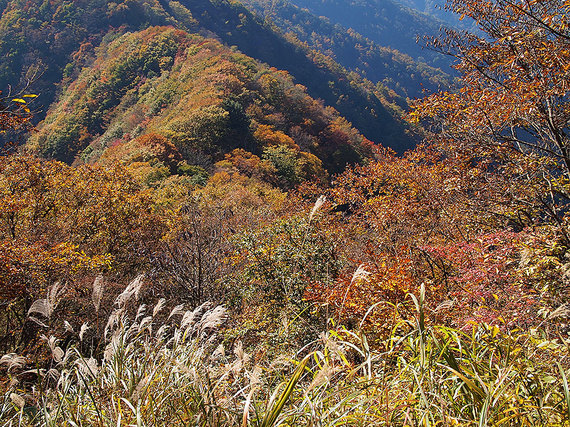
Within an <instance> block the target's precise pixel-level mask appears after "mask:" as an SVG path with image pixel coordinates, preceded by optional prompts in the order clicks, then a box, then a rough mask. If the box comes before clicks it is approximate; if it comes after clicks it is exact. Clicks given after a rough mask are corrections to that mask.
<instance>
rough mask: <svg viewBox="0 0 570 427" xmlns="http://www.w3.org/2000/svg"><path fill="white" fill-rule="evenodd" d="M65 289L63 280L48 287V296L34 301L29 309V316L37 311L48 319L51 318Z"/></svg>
mask: <svg viewBox="0 0 570 427" xmlns="http://www.w3.org/2000/svg"><path fill="white" fill-rule="evenodd" d="M64 291H65V285H64V284H62V283H61V282H56V283H54V285H53V286H52V287H50V288H49V289H48V292H47V297H46V298H42V299H38V300H36V301H34V302H33V303H32V305H31V306H30V308H29V309H28V316H30V314H32V313H37V314H41V315H42V316H44V317H46V318H47V319H48V320H49V319H51V316H52V315H53V313H54V311H55V309H56V308H57V305H58V303H59V300H60V297H61V295H62V294H63V292H64Z"/></svg>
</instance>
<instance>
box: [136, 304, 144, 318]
mask: <svg viewBox="0 0 570 427" xmlns="http://www.w3.org/2000/svg"><path fill="white" fill-rule="evenodd" d="M145 313H146V304H141V305H140V306H139V308H138V310H137V314H136V316H135V322H138V321H139V319H140V318H141V317H142V316H144V314H145Z"/></svg>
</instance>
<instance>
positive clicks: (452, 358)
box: [0, 295, 570, 427]
mask: <svg viewBox="0 0 570 427" xmlns="http://www.w3.org/2000/svg"><path fill="white" fill-rule="evenodd" d="M412 299H413V301H414V303H415V305H416V316H415V318H413V319H409V320H403V321H402V322H401V323H400V324H399V325H398V327H397V328H395V329H394V332H393V333H392V335H391V336H390V337H389V338H388V339H387V340H386V341H385V342H384V343H383V345H382V346H380V347H383V349H382V350H374V349H371V348H370V346H369V345H368V342H367V340H366V337H365V336H364V335H362V334H360V333H358V332H355V331H348V330H345V329H336V330H331V331H328V332H326V333H323V334H322V336H321V337H320V339H319V340H318V341H317V342H314V343H312V344H311V345H309V346H307V347H305V348H304V349H302V350H300V351H299V352H298V353H297V354H296V355H295V356H294V357H289V358H287V357H282V358H278V359H275V360H263V359H262V360H254V359H253V358H252V357H251V356H250V355H248V354H247V353H246V352H245V351H244V349H243V348H242V346H241V344H240V343H237V344H236V345H235V346H234V348H233V351H232V354H230V355H228V354H226V352H225V350H224V349H223V346H222V345H220V344H219V342H220V340H219V339H218V337H217V335H216V330H217V328H218V327H219V326H220V325H221V324H222V322H223V321H224V320H225V317H226V313H225V310H224V309H223V308H222V307H212V308H209V307H208V306H207V305H203V306H201V307H198V308H197V309H195V310H189V311H184V310H183V309H182V308H181V307H177V308H175V309H174V310H173V311H172V312H171V313H170V314H168V313H163V301H161V302H159V303H158V304H157V306H155V307H153V308H152V309H151V308H147V307H145V306H142V307H141V308H139V310H138V312H137V314H136V315H135V314H133V315H131V316H128V315H127V314H126V312H125V311H124V310H117V311H115V312H114V313H113V314H112V316H111V318H110V319H109V322H108V324H107V330H106V337H107V338H106V342H105V350H104V353H103V354H102V355H101V356H100V357H98V358H93V357H86V356H85V355H84V354H82V353H81V352H80V351H79V348H81V342H78V343H77V346H71V347H69V348H68V349H67V350H65V351H64V350H63V349H62V348H60V347H59V346H58V344H59V343H58V341H57V339H55V338H54V337H51V338H47V337H46V345H47V347H49V349H50V350H49V351H50V354H51V365H50V366H48V367H46V368H45V369H40V368H37V369H32V370H29V369H28V370H26V371H23V368H22V366H23V365H24V362H25V361H24V360H23V359H22V358H19V357H18V356H16V355H6V356H4V357H3V358H2V363H3V364H4V365H5V366H6V369H7V371H8V373H9V377H10V380H11V382H10V384H9V385H8V386H6V387H5V388H6V391H5V393H4V394H3V396H2V397H1V398H0V399H1V400H0V421H1V424H2V425H6V426H28V425H30V426H31V425H46V426H56V425H57V426H107V425H134V426H159V425H167V424H168V425H177V426H178V425H180V426H184V425H192V426H194V425H202V426H222V425H228V426H239V425H241V426H263V427H266V426H273V425H289V426H303V425H305V426H341V425H343V426H344V425H355V426H359V425H361V426H370V425H378V426H380V425H386V426H419V425H422V426H424V425H425V426H431V425H458V426H486V425H501V426H536V425H544V426H563V425H570V423H569V420H570V392H569V388H568V380H567V372H568V371H567V366H566V367H565V365H564V363H565V361H566V363H567V360H566V358H567V356H568V344H569V343H568V341H565V340H563V339H561V338H558V339H551V340H548V339H547V338H546V337H544V336H543V335H541V331H540V330H533V331H528V332H523V331H510V332H502V331H501V330H500V329H499V328H498V327H497V326H489V325H484V324H480V325H476V324H473V325H472V328H471V330H470V331H469V332H466V331H460V330H456V329H451V328H447V327H443V326H437V325H429V324H428V323H427V322H426V319H425V318H426V314H425V313H424V302H423V297H422V295H420V296H418V298H415V297H412Z"/></svg>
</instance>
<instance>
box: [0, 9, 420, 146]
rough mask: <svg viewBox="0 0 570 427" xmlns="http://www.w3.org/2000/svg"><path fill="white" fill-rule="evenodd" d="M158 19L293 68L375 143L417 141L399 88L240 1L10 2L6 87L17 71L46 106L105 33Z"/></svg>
mask: <svg viewBox="0 0 570 427" xmlns="http://www.w3.org/2000/svg"><path fill="white" fill-rule="evenodd" d="M153 25H171V26H173V27H174V28H178V29H181V30H184V31H188V32H190V33H201V34H202V35H204V36H208V37H215V38H217V39H219V40H221V41H222V42H223V43H225V44H227V45H229V46H236V47H237V49H238V50H239V51H241V52H243V53H245V54H246V55H248V56H250V57H253V58H255V59H257V60H260V61H262V62H265V63H267V64H269V65H270V66H273V67H276V68H278V69H282V70H286V71H288V72H289V73H290V74H291V75H292V76H293V77H294V79H295V82H296V83H299V84H302V85H304V86H305V87H306V88H307V92H308V94H309V95H311V96H312V97H314V98H317V99H322V100H323V101H324V103H325V104H326V105H330V106H332V107H334V108H335V109H337V110H338V111H339V112H340V114H341V115H342V116H344V117H346V118H347V120H349V121H350V122H351V123H352V124H353V125H354V126H355V127H356V128H358V129H359V130H360V131H361V132H362V133H363V134H364V135H365V136H366V137H367V138H369V139H370V140H373V141H374V142H378V143H382V144H384V145H386V146H389V147H392V148H394V149H396V150H397V151H403V150H405V149H407V148H410V147H412V146H413V145H414V144H415V142H416V139H415V138H414V137H412V136H410V135H409V133H408V132H407V131H406V128H407V125H405V124H403V122H402V120H401V119H400V114H401V108H402V107H403V106H404V105H405V102H404V101H403V100H402V99H399V98H398V96H396V95H395V93H393V92H390V91H386V90H385V89H384V88H383V87H382V86H379V87H374V86H373V85H371V84H369V83H367V82H366V81H363V80H362V79H360V78H359V77H358V76H357V75H354V74H353V75H350V74H349V73H348V72H347V71H346V70H345V69H344V68H343V67H341V66H339V65H338V64H336V63H335V62H334V61H332V60H331V59H330V58H328V57H325V56H323V55H320V54H318V53H317V52H315V51H314V50H311V49H310V48H309V47H308V46H305V45H303V44H302V43H299V42H295V41H294V40H290V39H289V40H288V39H287V38H286V37H284V36H283V35H281V34H280V33H279V32H276V31H275V28H274V27H273V26H271V25H269V24H267V23H265V22H263V20H261V19H259V18H257V17H256V16H255V15H254V14H252V13H251V12H250V11H248V10H247V9H246V8H245V7H244V6H242V5H241V4H239V3H230V2H226V1H220V2H211V1H209V0H198V1H192V2H184V1H183V2H175V1H170V2H166V1H160V2H159V1H156V0H128V1H123V2H117V3H115V2H111V3H108V2H102V1H99V0H79V1H73V2H70V1H63V0H58V1H52V2H48V1H35V2H24V1H20V0H13V1H9V2H6V3H5V8H4V11H3V14H2V18H1V19H0V53H1V54H2V55H3V56H4V57H5V58H6V60H5V61H4V62H3V63H2V66H1V68H0V86H1V87H3V88H6V87H8V85H9V84H11V83H15V82H16V81H17V80H18V79H17V78H16V76H20V81H21V82H22V81H27V80H30V81H32V82H33V85H32V87H31V88H32V90H33V91H34V92H36V93H39V94H40V97H39V102H40V103H41V104H42V105H43V106H44V107H47V106H48V105H50V104H51V103H52V102H53V101H54V100H55V99H56V94H57V93H58V90H59V89H58V88H61V87H65V86H66V85H67V83H69V82H70V81H71V80H73V79H74V78H76V77H77V76H78V74H79V73H80V72H81V70H82V68H85V67H89V66H90V65H91V61H92V59H93V58H94V49H95V48H96V47H97V46H99V44H100V43H101V42H102V41H103V40H105V41H107V40H109V39H112V38H114V37H116V35H117V34H123V33H125V32H127V31H138V30H142V29H145V28H148V27H149V26H153ZM61 82H63V86H62V84H61ZM44 111H45V108H44ZM38 117H41V113H40V115H39V116H38Z"/></svg>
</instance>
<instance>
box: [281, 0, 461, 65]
mask: <svg viewBox="0 0 570 427" xmlns="http://www.w3.org/2000/svg"><path fill="white" fill-rule="evenodd" d="M292 3H293V4H295V5H297V6H299V7H301V8H306V9H307V10H308V11H309V12H311V13H312V14H315V15H317V16H323V17H326V18H328V19H329V20H330V21H331V22H332V23H336V24H340V25H342V26H344V27H346V28H352V29H353V30H354V31H356V32H358V33H359V34H361V35H363V36H364V37H366V38H368V39H370V40H371V41H373V42H374V43H376V44H378V45H379V46H385V47H390V48H392V49H396V50H398V51H400V52H402V53H404V54H406V55H409V56H410V57H412V58H413V59H414V60H416V61H420V62H423V63H426V64H428V65H430V66H432V67H436V68H441V69H443V70H444V71H449V67H450V64H451V62H450V60H449V58H446V57H445V56H443V55H441V54H439V53H437V52H433V51H430V50H428V49H425V48H423V46H422V44H421V43H419V44H418V43H417V42H416V39H417V38H418V37H420V38H421V37H423V36H424V35H428V36H434V35H437V34H439V31H440V28H441V27H442V26H443V25H444V22H443V21H439V20H437V19H436V18H435V17H434V16H430V15H427V14H424V13H420V12H417V11H415V10H412V9H410V8H409V7H406V6H404V5H402V4H399V3H396V2H394V1H391V0H292Z"/></svg>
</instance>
